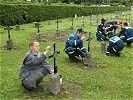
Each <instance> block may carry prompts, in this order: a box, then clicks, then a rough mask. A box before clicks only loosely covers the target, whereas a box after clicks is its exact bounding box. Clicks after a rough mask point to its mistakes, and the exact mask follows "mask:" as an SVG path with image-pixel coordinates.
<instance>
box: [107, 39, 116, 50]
mask: <svg viewBox="0 0 133 100" xmlns="http://www.w3.org/2000/svg"><path fill="white" fill-rule="evenodd" d="M113 45H114V43H113V42H111V41H110V42H109V44H108V47H107V52H110V50H111V48H112V47H113Z"/></svg>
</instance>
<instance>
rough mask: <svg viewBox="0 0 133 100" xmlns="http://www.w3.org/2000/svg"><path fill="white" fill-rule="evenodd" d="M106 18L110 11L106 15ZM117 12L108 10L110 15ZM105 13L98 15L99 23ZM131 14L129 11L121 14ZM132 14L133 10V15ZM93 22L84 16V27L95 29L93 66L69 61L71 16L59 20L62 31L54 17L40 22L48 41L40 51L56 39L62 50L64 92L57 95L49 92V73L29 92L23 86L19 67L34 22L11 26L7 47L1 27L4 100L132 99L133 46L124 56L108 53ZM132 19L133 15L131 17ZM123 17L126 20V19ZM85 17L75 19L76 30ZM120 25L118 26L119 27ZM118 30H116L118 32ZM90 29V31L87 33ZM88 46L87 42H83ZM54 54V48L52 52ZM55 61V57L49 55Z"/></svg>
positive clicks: (60, 64)
mask: <svg viewBox="0 0 133 100" xmlns="http://www.w3.org/2000/svg"><path fill="white" fill-rule="evenodd" d="M103 16H104V17H106V18H107V15H103ZM111 16H112V17H113V19H117V18H114V17H115V14H109V15H108V19H110V18H111ZM101 17H102V15H100V16H99V23H100V19H101ZM121 18H123V19H126V18H129V15H128V14H127V15H126V16H121ZM130 18H133V14H132V15H131V16H130ZM95 19H96V18H95V16H94V20H93V23H95V25H94V26H89V17H85V27H84V29H85V31H87V32H88V33H89V32H92V34H91V36H92V37H93V39H92V40H91V44H90V46H91V52H92V61H93V62H92V63H93V66H91V67H88V68H86V69H85V68H84V65H83V64H82V63H81V62H79V63H74V62H71V61H69V59H68V56H67V55H66V54H65V53H64V52H63V49H64V45H65V40H66V39H67V38H68V36H69V34H70V33H72V30H70V26H71V22H70V21H68V19H64V20H62V23H59V29H60V31H61V35H59V36H57V35H55V30H56V23H55V20H53V21H51V25H48V23H47V22H41V27H40V33H41V34H42V35H43V39H44V40H45V42H40V44H41V51H43V50H44V47H45V46H46V45H53V43H55V42H56V46H57V50H59V51H61V53H60V54H59V55H58V57H57V65H58V72H59V73H62V75H63V85H62V86H61V92H60V93H59V94H58V95H57V96H53V95H50V93H49V75H48V76H47V77H45V78H44V79H43V81H42V82H41V84H40V85H39V87H38V88H37V89H36V90H35V91H33V92H28V91H26V90H24V89H23V87H22V86H21V82H20V78H19V69H20V66H21V63H22V61H23V58H24V55H25V53H26V52H27V51H28V43H29V41H30V40H32V39H33V37H34V34H35V33H36V32H37V29H36V28H35V27H34V23H31V24H24V25H21V26H20V27H21V30H20V31H16V30H15V26H13V28H14V29H13V30H11V38H12V39H13V43H14V49H13V50H11V51H8V50H6V49H5V48H4V46H5V45H6V40H7V31H6V30H4V29H3V27H1V28H0V38H1V49H0V52H1V53H0V54H1V56H0V62H1V63H0V66H1V67H0V71H1V73H0V76H1V78H0V86H1V89H0V97H1V100H12V99H17V100H18V99H34V100H36V99H42V100H45V99H53V100H54V99H55V100H58V99H60V100H66V99H67V100H76V99H79V100H131V99H133V91H132V90H133V84H132V82H133V79H132V73H133V72H132V71H133V61H132V58H133V47H127V46H125V48H124V49H123V51H122V52H121V53H122V54H121V57H112V56H106V55H105V54H104V53H101V51H100V45H101V42H100V41H97V40H96V38H95V31H96V28H97V26H96V20H95ZM131 20H133V19H131ZM123 21H124V20H123ZM81 23H82V20H81V18H79V19H78V20H74V31H76V29H77V28H78V27H80V26H81ZM119 30H120V29H118V31H119ZM118 31H117V32H118ZM88 33H87V34H88ZM84 44H85V47H86V48H87V42H84ZM50 54H52V50H51V52H50V53H49V55H50ZM48 61H49V62H50V63H51V65H53V59H48Z"/></svg>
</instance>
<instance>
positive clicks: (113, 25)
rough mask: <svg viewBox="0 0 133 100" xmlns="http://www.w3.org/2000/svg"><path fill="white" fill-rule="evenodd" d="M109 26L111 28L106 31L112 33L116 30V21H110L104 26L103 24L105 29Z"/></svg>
mask: <svg viewBox="0 0 133 100" xmlns="http://www.w3.org/2000/svg"><path fill="white" fill-rule="evenodd" d="M110 25H112V27H111V28H109V29H108V30H107V31H113V29H114V30H116V29H117V26H116V25H117V21H111V22H107V23H106V24H105V26H106V27H110Z"/></svg>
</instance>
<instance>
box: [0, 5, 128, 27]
mask: <svg viewBox="0 0 133 100" xmlns="http://www.w3.org/2000/svg"><path fill="white" fill-rule="evenodd" d="M118 10H119V11H125V10H128V8H125V7H119V8H118V7H89V6H46V5H31V4H29V5H22V4H20V5H15V4H13V5H12V4H0V24H1V25H2V26H6V25H8V24H9V25H15V24H16V23H17V24H24V23H30V22H35V21H45V20H48V19H50V20H53V19H57V18H58V19H60V18H67V17H74V15H75V14H77V15H78V16H83V15H84V16H87V15H92V14H93V15H94V14H100V13H111V12H114V11H118Z"/></svg>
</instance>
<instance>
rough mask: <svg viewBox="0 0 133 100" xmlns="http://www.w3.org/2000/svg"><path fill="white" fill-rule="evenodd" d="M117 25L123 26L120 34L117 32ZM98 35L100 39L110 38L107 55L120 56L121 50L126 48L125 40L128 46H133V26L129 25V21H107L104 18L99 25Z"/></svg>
mask: <svg viewBox="0 0 133 100" xmlns="http://www.w3.org/2000/svg"><path fill="white" fill-rule="evenodd" d="M117 27H120V28H121V30H120V32H119V33H118V35H116V34H115V31H116V29H117ZM96 37H97V40H98V41H99V40H100V41H105V40H109V44H108V47H107V51H106V54H107V55H116V56H120V54H121V53H120V51H121V50H122V49H123V48H124V42H125V43H127V45H128V46H131V43H132V42H133V28H131V27H129V26H128V23H127V22H124V23H122V22H118V21H112V22H106V19H104V18H102V19H101V23H100V24H99V25H98V27H97V31H96Z"/></svg>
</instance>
